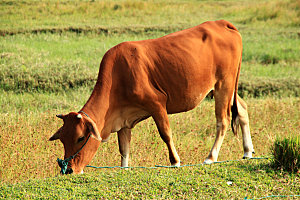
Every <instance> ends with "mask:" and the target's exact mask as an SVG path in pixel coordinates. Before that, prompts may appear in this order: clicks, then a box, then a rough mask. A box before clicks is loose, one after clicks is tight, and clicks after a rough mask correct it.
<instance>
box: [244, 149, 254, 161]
mask: <svg viewBox="0 0 300 200" xmlns="http://www.w3.org/2000/svg"><path fill="white" fill-rule="evenodd" d="M249 158H252V152H251V151H250V152H245V153H244V156H243V159H249Z"/></svg>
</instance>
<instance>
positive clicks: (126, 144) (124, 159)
mask: <svg viewBox="0 0 300 200" xmlns="http://www.w3.org/2000/svg"><path fill="white" fill-rule="evenodd" d="M130 140H131V129H128V128H122V129H121V130H120V131H118V142H119V151H120V153H121V166H122V167H128V161H129V148H130Z"/></svg>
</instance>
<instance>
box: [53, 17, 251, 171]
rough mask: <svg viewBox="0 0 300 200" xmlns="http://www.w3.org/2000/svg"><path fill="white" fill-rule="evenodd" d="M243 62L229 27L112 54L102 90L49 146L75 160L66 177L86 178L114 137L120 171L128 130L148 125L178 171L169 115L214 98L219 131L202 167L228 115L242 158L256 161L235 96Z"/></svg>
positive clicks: (209, 27)
mask: <svg viewBox="0 0 300 200" xmlns="http://www.w3.org/2000/svg"><path fill="white" fill-rule="evenodd" d="M241 61H242V39H241V35H240V33H239V32H238V30H237V29H236V28H235V27H234V25H232V24H231V23H230V22H227V21H225V20H218V21H208V22H204V23H202V24H200V25H198V26H195V27H192V28H188V29H185V30H182V31H178V32H175V33H171V34H169V35H166V36H164V37H161V38H157V39H149V40H142V41H130V42H123V43H120V44H118V45H116V46H114V47H112V48H111V49H109V50H108V51H107V52H106V53H105V55H104V56H103V59H102V61H101V64H100V69H99V73H98V79H97V82H96V84H95V86H94V89H93V91H92V94H91V96H90V97H89V99H88V101H87V102H86V104H85V105H84V106H83V107H82V109H81V110H80V111H79V112H71V113H69V114H66V115H57V116H58V117H59V118H61V119H63V122H64V124H63V126H62V127H61V128H60V129H58V131H57V132H56V133H55V134H53V136H52V137H51V138H50V139H49V140H50V141H53V140H57V139H60V141H61V142H62V143H63V145H64V150H65V154H64V157H65V158H68V157H70V156H72V155H74V154H75V153H76V152H77V153H76V154H75V156H73V157H74V159H73V157H72V159H71V160H70V161H69V163H68V166H67V172H66V173H69V174H70V173H82V172H83V169H84V167H85V166H86V165H88V163H89V162H90V161H91V160H92V159H93V157H94V156H95V154H96V151H97V149H98V147H99V145H100V143H101V142H104V141H107V140H108V138H109V136H110V135H111V133H114V132H117V135H118V144H119V151H120V154H121V166H122V167H127V166H128V161H129V148H130V140H131V129H132V128H133V127H134V126H135V125H136V124H137V123H139V122H140V121H142V120H145V119H147V118H149V117H152V118H153V119H154V121H155V124H156V126H157V129H158V132H159V134H160V136H161V138H162V140H163V141H164V142H165V143H166V145H167V148H168V151H169V159H170V163H171V165H172V166H180V158H179V156H178V153H177V152H176V148H175V145H174V142H173V139H172V133H171V129H170V124H169V119H168V114H174V113H180V112H186V111H189V110H191V109H193V108H195V107H196V106H197V105H198V104H199V103H200V102H201V101H202V100H203V99H204V98H205V97H206V96H207V94H209V93H210V92H211V91H213V97H214V99H215V116H216V129H217V131H216V139H215V142H214V144H213V146H212V149H211V151H210V152H209V154H208V156H207V158H206V159H205V161H204V163H206V164H210V163H213V162H216V161H217V158H218V154H219V151H220V147H221V144H222V142H223V139H224V136H225V133H226V131H227V128H228V126H229V125H230V114H231V113H232V121H231V126H232V130H233V132H234V134H235V135H236V134H237V131H238V128H239V126H241V130H242V136H243V147H244V158H251V157H252V153H254V149H253V144H252V140H251V135H250V128H249V118H248V113H247V105H246V103H245V102H244V101H243V100H242V99H241V98H240V97H239V96H238V94H237V91H238V80H239V74H240V69H241ZM88 138H90V140H89V141H88ZM83 145H85V146H84V147H83Z"/></svg>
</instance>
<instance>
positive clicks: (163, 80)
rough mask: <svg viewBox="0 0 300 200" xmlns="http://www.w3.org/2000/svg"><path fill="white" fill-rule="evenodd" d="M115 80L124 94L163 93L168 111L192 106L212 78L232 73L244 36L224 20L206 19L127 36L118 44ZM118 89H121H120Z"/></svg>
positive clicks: (149, 95)
mask: <svg viewBox="0 0 300 200" xmlns="http://www.w3.org/2000/svg"><path fill="white" fill-rule="evenodd" d="M114 50H115V51H116V52H117V53H116V54H117V56H116V57H115V59H117V61H116V62H115V68H117V69H118V70H115V72H116V73H117V74H116V76H117V77H115V79H114V80H119V81H121V82H122V86H121V87H120V88H119V89H117V90H119V93H123V94H124V95H123V96H125V98H124V100H125V99H128V98H132V97H133V96H135V97H137V98H136V99H139V100H141V101H143V100H145V101H146V100H149V99H151V98H152V97H153V96H155V94H156V93H161V94H163V95H164V96H166V99H167V102H166V107H167V111H168V113H177V112H183V111H188V110H190V109H192V108H194V107H195V106H196V105H197V104H198V103H199V102H200V101H201V100H202V99H203V98H205V96H206V95H207V93H208V92H209V91H211V90H212V89H213V88H214V86H215V84H216V82H217V81H218V80H220V79H224V78H225V77H228V76H230V77H235V76H236V74H237V69H238V63H239V61H240V57H241V51H242V42H241V36H240V34H239V33H238V31H237V29H236V28H235V27H234V26H233V25H232V24H230V23H229V22H227V21H224V20H220V21H212V22H205V23H203V24H200V25H198V26H196V27H193V28H190V29H186V30H183V31H179V32H175V33H172V34H169V35H166V36H164V37H161V38H157V39H151V40H143V41H136V42H125V43H121V44H120V45H118V46H116V47H115V48H114ZM120 90H122V91H120Z"/></svg>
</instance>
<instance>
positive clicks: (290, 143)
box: [272, 136, 300, 173]
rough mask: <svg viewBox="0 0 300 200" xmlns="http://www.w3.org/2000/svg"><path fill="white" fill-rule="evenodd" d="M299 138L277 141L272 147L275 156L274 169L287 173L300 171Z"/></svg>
mask: <svg viewBox="0 0 300 200" xmlns="http://www.w3.org/2000/svg"><path fill="white" fill-rule="evenodd" d="M299 139H300V138H299V137H296V136H293V137H290V138H284V139H278V138H277V139H276V141H275V142H274V145H273V147H272V152H273V156H274V163H273V165H274V167H275V168H281V169H284V170H286V171H291V172H297V173H299V172H300V171H299V170H300V143H299Z"/></svg>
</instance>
